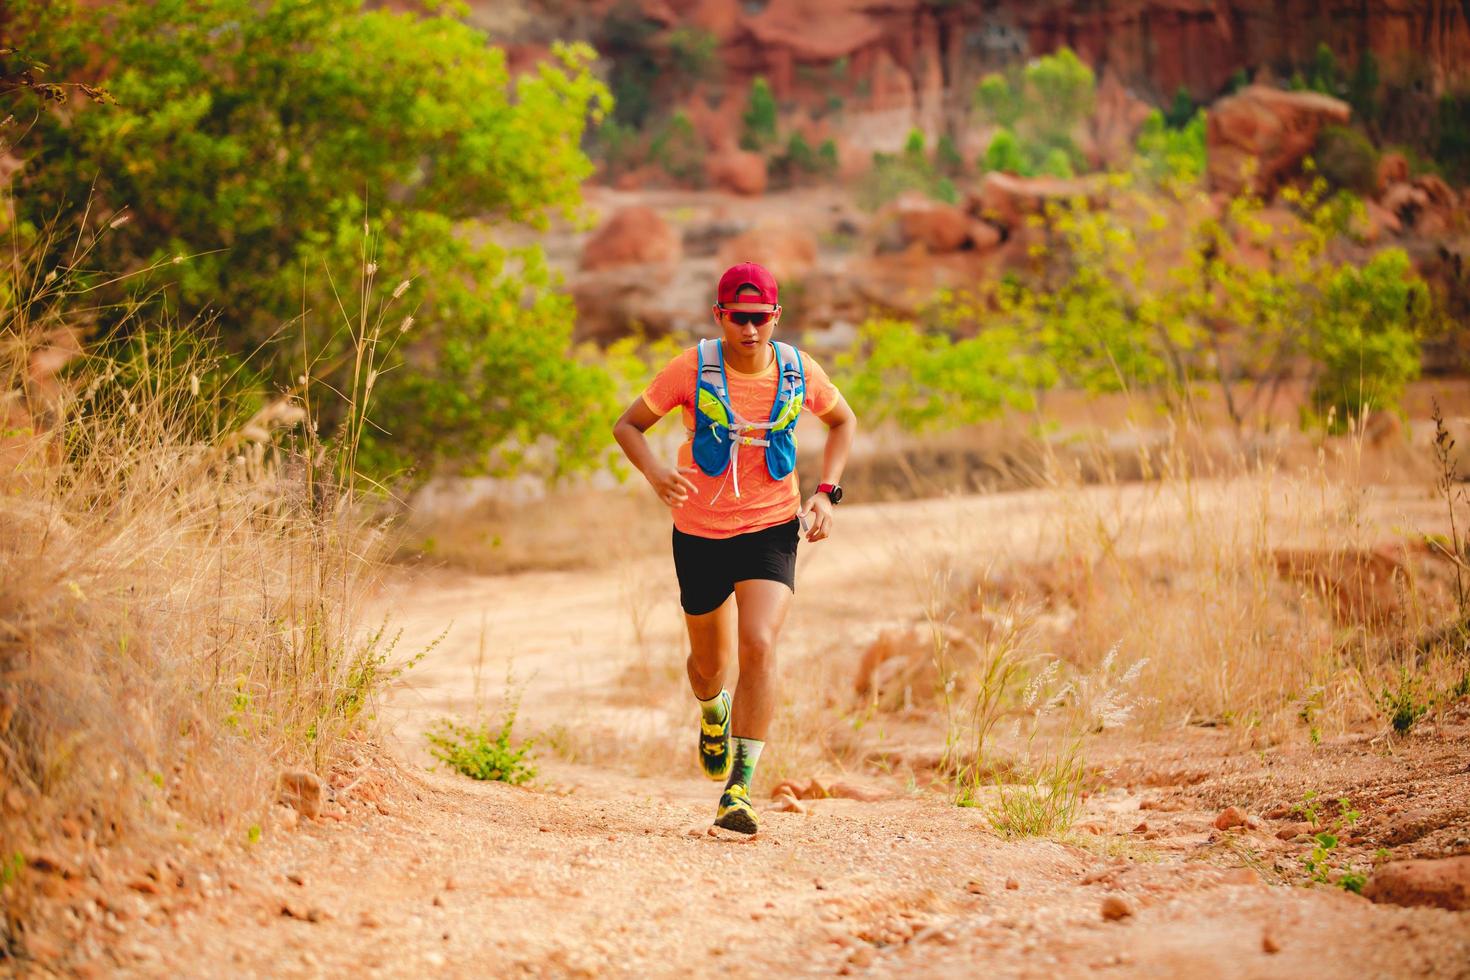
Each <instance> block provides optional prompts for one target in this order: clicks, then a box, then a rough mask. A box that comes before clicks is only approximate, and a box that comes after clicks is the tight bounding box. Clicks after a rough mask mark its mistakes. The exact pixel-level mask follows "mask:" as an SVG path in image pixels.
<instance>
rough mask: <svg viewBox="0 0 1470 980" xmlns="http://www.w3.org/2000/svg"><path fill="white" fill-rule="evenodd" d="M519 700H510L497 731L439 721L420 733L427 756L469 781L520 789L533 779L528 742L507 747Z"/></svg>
mask: <svg viewBox="0 0 1470 980" xmlns="http://www.w3.org/2000/svg"><path fill="white" fill-rule="evenodd" d="M519 707H520V704H519V701H518V700H517V701H512V702H511V705H510V708H509V710H508V711H507V712H506V715H505V721H504V722H503V723H502V724H501V726H500V731H499V732H493V733H492V732H491V730H490V726H489V725H479V726H478V727H471V726H468V725H459V724H455V723H454V722H452V721H450V720H449V719H447V718H442V719H440V720H439V721H438V722H436V723H435V724H434V726H433V727H431V728H430V729H429V731H427V732H425V733H424V738H425V739H426V740H427V741H428V743H429V753H430V754H431V755H432V756H433V757H434V758H436V759H438V760H439V761H441V762H443V763H445V764H446V765H448V766H449V767H450V768H451V769H453V770H455V771H456V772H459V773H461V774H463V775H466V776H468V777H470V778H471V779H481V780H489V781H493V782H499V783H510V784H511V785H512V786H520V785H522V784H524V783H528V782H530V781H531V780H532V779H535V778H536V767H535V766H533V765H531V764H530V762H529V761H528V760H529V759H530V757H531V747H532V745H533V744H534V741H533V740H532V739H527V740H525V741H523V742H521V743H520V745H514V746H513V745H512V744H511V731H512V729H514V728H515V723H516V712H517V710H518V709H519Z"/></svg>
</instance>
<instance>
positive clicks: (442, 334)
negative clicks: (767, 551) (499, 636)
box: [6, 0, 612, 475]
mask: <svg viewBox="0 0 1470 980" xmlns="http://www.w3.org/2000/svg"><path fill="white" fill-rule="evenodd" d="M6 16H7V19H8V22H7V25H6V26H7V28H8V29H9V30H10V31H11V33H12V34H13V35H14V36H18V37H23V38H26V39H27V41H28V43H30V44H32V45H34V46H35V47H36V50H33V51H31V52H29V53H30V54H31V55H32V56H34V57H35V58H37V59H39V60H41V61H45V62H47V63H49V64H50V65H51V66H52V70H53V71H54V72H56V73H58V74H61V75H63V76H67V77H70V76H75V77H78V78H84V79H86V80H88V81H97V80H101V81H103V82H104V83H105V84H106V86H107V87H108V88H109V90H110V91H111V92H112V94H113V96H114V97H115V104H105V105H89V106H78V107H76V108H75V109H73V108H71V107H68V108H67V110H66V111H62V112H58V111H51V110H48V109H47V108H46V107H45V106H44V105H42V104H41V102H40V100H39V97H38V96H37V95H35V94H34V93H29V92H22V93H21V94H20V102H21V105H20V106H19V108H17V110H16V115H17V117H18V118H30V117H31V116H34V117H35V118H36V123H35V126H34V127H33V129H32V131H31V134H30V136H29V137H28V140H27V144H26V146H24V147H22V148H21V151H22V152H21V155H22V156H23V158H24V159H25V166H23V167H22V168H21V169H20V170H19V171H18V174H17V176H16V178H15V180H16V192H17V193H16V198H15V203H16V208H17V210H18V212H19V216H20V218H21V221H22V222H23V223H28V224H31V225H39V224H41V223H43V222H44V221H46V220H48V219H49V218H51V217H53V216H60V218H61V219H62V220H63V221H65V222H74V223H78V224H80V223H82V222H85V223H86V228H85V229H84V234H85V235H88V236H91V235H94V234H96V233H97V232H98V231H99V230H100V229H102V228H103V227H104V226H105V225H106V224H109V223H114V222H115V223H117V224H118V227H117V228H116V231H115V233H113V234H109V235H106V236H102V238H101V239H100V240H99V243H98V245H97V248H96V250H95V254H94V257H93V268H98V269H137V268H141V267H149V266H153V265H157V264H160V263H164V264H166V263H169V262H171V261H174V260H178V261H179V262H180V263H181V264H179V265H177V266H174V265H167V266H166V267H167V269H168V271H169V272H170V279H169V280H168V281H167V282H165V281H163V280H162V279H161V278H158V277H155V278H154V279H153V280H152V281H145V280H143V279H139V278H135V279H132V280H129V281H128V282H127V283H126V284H122V283H116V282H113V283H109V282H108V281H107V277H105V276H102V275H95V276H91V277H89V278H87V279H86V280H85V282H86V284H87V285H89V286H92V287H95V290H96V291H95V293H94V294H93V298H94V299H96V300H98V301H100V302H102V303H103V304H104V307H103V309H102V310H101V311H99V317H100V318H101V319H102V320H103V324H102V325H103V326H111V325H119V327H120V329H121V330H122V331H123V332H124V333H126V332H127V331H128V330H129V329H131V328H130V326H129V324H130V323H132V322H133V321H131V320H128V319H126V318H125V317H124V316H123V315H122V314H121V313H120V312H119V311H120V310H122V309H124V307H123V306H115V305H112V304H119V303H121V302H122V301H123V300H124V299H126V298H127V295H128V293H129V291H135V292H138V293H140V294H141V295H144V296H147V297H150V299H153V298H156V300H157V304H158V305H157V308H163V307H165V306H166V307H167V308H168V309H169V310H171V311H173V312H176V313H177V314H178V315H179V316H181V317H182V318H183V319H184V320H185V321H188V320H189V319H191V318H193V317H195V316H200V315H205V313H206V311H209V312H208V315H209V316H211V317H213V318H214V322H215V324H216V327H217V329H218V332H219V334H220V337H221V339H222V342H223V344H224V346H225V348H226V350H227V352H229V353H232V354H236V355H238V354H243V353H245V352H253V351H259V352H260V353H261V354H263V355H264V356H263V357H261V358H253V359H252V360H251V362H250V365H249V367H250V369H251V370H252V371H253V372H254V373H255V377H254V378H252V379H250V380H253V381H260V382H269V383H272V384H275V385H277V386H279V387H282V388H289V387H291V386H292V385H293V384H295V383H296V379H297V378H298V377H299V376H300V375H301V374H302V373H303V368H306V370H307V373H309V374H310V375H311V376H312V377H314V378H317V379H319V380H321V381H323V382H324V383H326V384H328V385H331V386H333V387H335V388H337V389H338V390H347V387H348V385H349V383H350V378H349V374H350V371H351V368H352V365H353V363H354V358H353V356H352V347H353V345H354V343H356V342H357V341H358V340H359V339H361V338H360V337H359V336H358V331H359V330H360V328H361V324H355V323H352V322H349V321H347V320H346V319H345V318H343V317H340V316H339V317H333V316H330V315H328V314H330V313H332V312H333V311H337V310H339V303H338V297H339V295H340V294H341V293H342V291H343V287H344V286H345V285H346V284H347V283H350V282H352V281H353V280H354V279H355V278H356V272H355V270H357V269H359V268H361V267H362V266H364V265H375V266H378V267H382V268H392V269H394V270H395V272H396V273H397V275H395V276H394V277H393V279H392V280H391V281H389V280H387V279H386V277H377V278H374V277H369V279H368V281H367V282H366V283H365V286H366V288H367V289H368V290H369V291H370V293H369V296H368V297H367V298H368V299H369V300H370V302H368V303H367V304H366V305H367V306H368V307H373V306H378V305H381V304H384V303H386V302H387V301H388V300H389V298H390V297H394V294H395V293H396V294H398V295H397V296H396V297H394V298H397V299H400V300H402V302H403V305H404V306H405V312H406V313H411V320H401V321H400V322H397V323H394V324H391V325H388V326H387V330H386V332H385V333H383V334H382V335H380V336H378V337H376V338H373V342H374V343H376V344H377V345H378V346H379V349H380V350H386V349H387V348H388V347H389V346H392V345H390V343H389V341H390V339H391V340H396V341H397V343H396V346H394V349H393V352H392V354H391V355H390V356H389V357H388V358H387V359H386V363H385V364H384V365H383V370H382V371H381V372H380V374H379V375H378V376H377V377H376V378H375V379H374V381H375V389H374V392H373V394H374V397H375V399H376V400H377V403H378V408H379V411H378V414H377V422H378V424H379V426H380V427H379V428H372V429H369V430H368V431H366V432H364V433H363V439H362V442H363V444H362V450H363V457H362V462H363V465H364V466H367V467H369V468H371V469H372V470H373V471H374V472H376V473H378V474H380V475H382V474H391V473H395V472H398V471H401V470H403V469H405V468H408V467H415V468H416V470H417V472H418V473H421V474H422V473H426V472H428V471H429V470H431V469H453V470H463V471H479V470H484V469H487V468H490V467H492V466H496V465H504V464H506V463H507V462H508V461H513V460H515V459H516V458H517V456H516V453H517V452H518V451H520V450H523V449H524V448H525V447H527V446H529V445H531V444H534V443H536V442H537V441H539V440H542V439H550V440H553V441H556V442H558V443H559V444H560V452H559V454H558V455H557V458H556V463H557V465H562V466H566V465H576V464H577V463H579V462H581V461H585V460H587V459H589V458H591V457H593V456H595V455H596V454H597V453H598V452H599V451H600V450H601V448H602V446H601V439H600V436H598V437H593V436H592V435H591V432H592V431H593V430H595V429H596V427H595V426H587V425H585V421H586V419H587V418H588V417H589V415H595V414H597V413H599V412H603V411H609V412H610V411H611V410H612V406H610V405H607V404H605V389H606V385H605V384H604V383H603V379H602V377H601V374H600V372H599V371H597V370H596V369H594V368H591V367H589V366H588V365H586V364H584V363H582V362H580V361H578V360H577V359H576V358H571V357H568V356H567V354H568V346H569V343H570V339H571V335H572V325H573V316H574V308H573V305H572V303H571V301H570V299H569V298H568V297H566V296H565V295H564V294H563V293H562V292H561V291H559V289H558V288H557V285H556V283H555V281H554V277H553V276H552V274H551V272H550V271H549V270H548V269H547V267H546V264H545V261H544V258H543V256H542V254H541V251H540V248H539V247H538V246H535V245H531V246H526V247H518V248H507V247H502V246H500V245H497V244H496V243H495V242H494V240H493V238H492V237H491V236H490V235H489V234H487V226H488V225H490V224H493V223H494V222H497V221H509V222H518V223H523V224H528V225H531V226H534V227H544V226H545V224H546V222H547V221H548V220H549V219H550V217H551V216H552V215H564V216H568V217H574V216H576V214H577V212H578V208H579V206H580V200H581V198H580V185H581V183H582V181H583V180H584V179H585V178H586V177H587V176H588V175H590V173H591V170H592V166H591V163H590V161H589V160H588V159H587V158H586V157H585V156H584V155H583V153H582V151H581V148H580V144H581V141H582V138H583V134H584V131H585V128H586V125H587V121H588V120H589V118H590V119H594V120H595V119H598V118H600V116H601V115H602V113H603V112H604V111H605V110H606V109H607V107H608V105H609V97H608V93H607V90H606V89H605V88H604V86H603V85H602V83H601V82H599V81H598V80H597V79H596V78H595V77H594V76H593V75H592V73H591V63H592V60H593V58H594V56H595V55H594V52H592V51H591V49H590V48H587V47H586V46H576V45H573V46H565V47H563V46H558V47H557V48H556V49H555V57H554V58H553V59H552V60H551V61H548V62H546V63H544V64H542V65H541V66H539V67H538V69H537V70H536V71H535V72H533V73H529V74H526V75H522V76H520V77H519V78H517V79H515V80H512V78H511V77H510V74H509V72H508V70H507V67H506V63H505V56H504V53H503V52H502V51H500V50H499V49H497V48H493V47H489V46H487V45H486V44H485V39H484V37H483V35H481V34H479V33H478V32H476V31H475V30H473V29H472V28H470V27H468V26H466V25H464V24H462V23H460V22H459V21H457V20H455V19H454V18H452V17H449V16H425V15H423V14H420V13H416V12H414V13H411V12H398V11H393V10H387V9H381V8H379V9H373V10H365V9H363V4H362V2H361V0H320V2H316V3H309V4H307V3H288V2H284V0H270V2H267V3H258V2H256V0H198V2H187V3H186V2H184V0H161V2H153V0H121V2H117V3H112V4H107V5H102V6H97V5H93V4H88V5H85V6H80V5H78V4H76V3H74V2H72V0H60V2H50V0H47V2H40V0H15V2H13V3H11V4H9V6H8V8H7V12H6ZM99 65H100V66H107V67H106V68H105V69H99V68H97V67H96V66H99ZM94 76H96V77H94ZM124 221H125V222H126V223H125V224H124V223H123V222H124ZM364 227H366V228H368V229H369V231H370V234H369V235H368V236H367V238H366V241H365V239H364V234H363V229H364ZM56 248H57V251H56V253H55V254H53V255H51V256H49V257H48V258H47V261H48V262H50V263H51V264H53V265H57V264H64V263H65V258H66V249H68V248H70V245H69V244H64V245H63V244H58V245H57V246H56ZM147 306H148V304H147V302H145V309H146V308H147ZM303 310H305V311H310V312H311V314H312V316H311V317H309V318H308V320H307V321H305V323H306V326H304V327H302V326H301V324H302V322H303V321H301V320H300V319H299V317H300V315H301V313H302V312H303ZM293 321H294V322H295V324H296V326H295V327H293V329H292V330H291V331H288V332H287V333H286V335H285V336H284V337H283V335H282V327H281V325H282V324H283V323H291V322H293ZM344 421H345V415H343V414H342V410H341V409H338V408H336V407H334V406H326V407H325V408H324V411H323V412H322V413H321V416H320V418H319V420H318V422H319V424H320V425H321V427H322V433H323V435H324V436H327V437H335V436H337V435H338V434H339V433H340V430H341V426H342V424H343V423H344Z"/></svg>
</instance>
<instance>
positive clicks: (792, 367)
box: [774, 340, 806, 396]
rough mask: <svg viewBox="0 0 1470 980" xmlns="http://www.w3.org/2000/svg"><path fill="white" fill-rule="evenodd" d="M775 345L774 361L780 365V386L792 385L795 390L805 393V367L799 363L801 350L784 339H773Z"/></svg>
mask: <svg viewBox="0 0 1470 980" xmlns="http://www.w3.org/2000/svg"><path fill="white" fill-rule="evenodd" d="M774 343H775V345H776V363H777V365H779V367H780V378H781V386H782V388H783V389H784V388H785V387H786V386H787V385H788V384H790V385H794V386H795V387H796V390H798V391H800V392H802V394H803V396H804V395H805V394H806V367H805V365H803V364H802V363H801V352H800V351H798V350H797V349H796V348H795V347H793V346H792V345H791V344H788V343H786V342H785V341H781V340H777V341H774Z"/></svg>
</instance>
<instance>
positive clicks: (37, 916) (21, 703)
mask: <svg viewBox="0 0 1470 980" xmlns="http://www.w3.org/2000/svg"><path fill="white" fill-rule="evenodd" d="M7 271H9V272H10V273H12V276H13V278H12V279H10V280H9V281H8V282H7V283H6V286H7V287H9V288H7V289H6V290H0V393H3V398H4V404H3V407H4V410H5V412H6V426H5V430H4V432H3V440H0V674H3V676H4V678H5V684H4V685H3V688H0V771H3V776H4V785H3V789H0V797H3V806H0V854H3V855H4V858H5V872H4V878H3V881H4V884H3V897H4V909H5V913H4V920H3V923H0V930H3V932H0V949H3V950H4V952H6V953H10V954H12V955H23V954H24V950H25V948H26V947H27V945H28V943H32V942H35V943H36V945H38V946H40V945H41V944H43V943H44V944H46V945H49V946H50V947H52V948H55V947H57V946H58V945H61V946H64V945H65V944H66V943H67V942H69V941H70V940H71V938H72V937H71V936H70V934H69V933H68V930H71V931H78V930H80V929H81V928H82V922H81V920H79V919H76V918H75V917H64V916H58V915H54V914H48V913H47V912H46V906H45V905H44V902H43V896H45V895H50V896H52V897H56V896H58V895H60V896H61V897H64V898H76V897H77V895H78V893H79V892H80V893H81V894H85V893H86V891H87V889H89V888H94V887H97V888H100V887H101V885H100V883H101V882H105V881H109V880H112V881H115V880H116V879H117V877H118V876H119V875H123V874H127V873H129V871H128V869H129V867H130V866H135V865H137V864H138V863H139V862H142V861H145V860H146V861H148V862H149V863H151V862H152V861H153V860H154V859H156V858H157V856H158V855H159V853H167V847H168V846H169V845H177V844H179V843H180V842H181V841H182V840H184V839H185V838H187V839H189V840H191V841H193V842H194V843H195V844H202V845H204V846H210V847H217V846H220V845H221V844H224V843H228V842H236V843H240V844H244V843H246V842H248V841H249V840H251V839H254V838H255V837H258V836H259V833H260V824H261V823H262V822H263V821H262V817H263V815H264V813H265V812H266V809H267V807H268V806H269V805H270V804H271V801H272V798H273V796H274V792H275V791H274V786H275V780H276V778H277V776H278V773H279V772H280V771H281V769H282V768H283V767H287V766H303V767H306V768H311V769H317V770H322V769H323V768H324V767H326V766H327V765H328V764H329V763H330V762H331V761H332V760H333V757H334V754H335V753H336V752H337V750H338V747H339V745H340V744H341V740H342V739H343V737H344V736H345V735H347V734H349V733H350V732H352V731H353V730H354V729H356V728H358V727H359V726H361V725H362V724H363V723H364V721H365V720H366V719H367V718H368V717H369V716H370V715H371V713H372V704H373V698H374V694H375V692H376V690H377V689H378V687H379V686H380V683H381V681H382V680H383V679H384V676H385V673H384V672H385V669H386V667H385V664H386V658H387V654H388V647H389V646H391V643H385V641H384V636H383V634H382V632H378V633H372V632H370V631H369V632H367V633H365V632H364V631H363V630H362V629H360V628H359V625H358V620H357V618H356V617H357V612H358V608H359V600H360V599H361V598H362V597H363V596H364V593H365V590H366V584H367V579H368V578H369V576H370V575H371V574H372V568H373V563H372V559H371V556H372V554H373V553H374V550H375V548H376V547H377V546H376V543H375V542H376V539H377V537H378V533H377V531H376V529H375V528H373V527H372V526H370V525H368V524H366V523H364V522H363V521H362V520H361V519H359V517H358V516H357V510H356V508H355V507H354V506H353V503H354V497H355V488H354V484H353V478H352V475H351V471H350V469H349V468H347V467H345V466H340V465H339V462H340V461H339V458H338V455H337V454H335V453H333V452H331V451H330V450H329V449H328V448H327V447H325V446H323V445H321V444H320V443H318V442H317V441H316V440H315V439H314V438H313V437H312V435H311V433H310V431H309V430H308V427H306V426H303V425H301V424H300V423H301V422H302V421H303V419H304V414H305V413H304V410H303V407H302V404H301V403H300V402H299V401H296V400H291V399H282V400H279V401H276V402H274V403H271V404H268V405H266V406H265V407H264V408H261V409H260V410H259V411H256V412H254V413H242V414H240V415H236V416H232V415H231V414H230V413H229V411H228V410H224V409H218V408H216V407H215V405H214V404H211V402H210V400H209V399H208V398H207V397H201V395H200V384H201V378H203V379H205V384H206V385H207V384H208V380H207V379H208V378H209V377H210V376H211V371H212V369H213V368H214V367H215V366H214V365H213V364H212V363H211V361H210V358H209V356H208V352H207V351H205V350H202V349H201V348H200V346H199V345H198V344H197V343H196V342H195V341H194V339H193V337H192V330H190V329H184V330H179V329H168V328H166V327H163V326H160V325H156V324H153V325H148V326H147V328H146V329H144V327H143V326H142V325H139V324H136V323H130V324H128V327H129V328H130V329H132V330H133V331H134V343H133V344H132V345H131V346H129V347H127V348H126V349H124V348H122V347H120V346H119V345H117V344H116V343H114V344H113V345H112V346H111V347H110V348H109V349H110V350H111V351H112V354H111V355H110V356H102V355H101V354H99V353H96V352H92V351H87V350H83V349H82V345H81V344H79V343H78V342H77V341H76V339H75V338H76V337H77V336H78V335H79V333H80V331H79V330H78V329H77V322H78V319H79V318H80V319H81V320H82V321H85V319H86V316H85V311H84V312H83V313H82V314H81V315H80V317H79V316H78V314H77V313H76V307H77V304H78V299H77V297H78V295H79V293H78V292H77V291H76V290H75V287H74V284H72V283H70V282H69V281H68V279H67V277H66V276H65V275H63V276H61V277H60V278H57V277H55V276H51V277H46V276H41V275H39V274H35V270H33V269H28V268H27V267H26V265H25V263H24V261H23V260H22V259H21V257H17V259H16V261H15V262H13V264H12V267H11V269H10V270H7ZM360 336H361V337H362V338H363V339H364V340H366V339H367V338H368V336H369V335H368V333H367V331H363V332H362V333H361V334H360ZM145 337H146V338H149V339H148V341H147V342H146V343H145V342H144V338H145ZM63 366H64V368H65V370H64V371H63ZM363 407H364V406H363V405H361V404H358V405H355V406H354V410H355V411H358V412H361V410H362V409H363ZM58 881H60V882H61V883H62V885H61V886H58V885H57V882H58ZM48 932H49V933H50V934H49V936H48V935H47V933H48Z"/></svg>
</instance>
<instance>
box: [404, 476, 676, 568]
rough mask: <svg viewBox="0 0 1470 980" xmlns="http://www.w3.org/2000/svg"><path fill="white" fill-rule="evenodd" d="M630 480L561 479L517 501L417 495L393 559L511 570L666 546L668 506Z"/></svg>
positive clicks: (616, 557)
mask: <svg viewBox="0 0 1470 980" xmlns="http://www.w3.org/2000/svg"><path fill="white" fill-rule="evenodd" d="M635 480H636V485H633V484H634V481H630V484H629V486H625V487H618V488H599V487H592V486H577V485H572V484H570V483H569V484H567V485H562V486H558V487H555V488H553V489H552V490H551V491H550V492H549V494H548V495H547V496H546V497H544V498H541V499H537V500H530V501H525V502H522V503H511V502H507V501H505V500H503V499H500V498H499V497H496V496H486V497H484V498H483V499H480V500H477V501H476V502H474V503H472V504H470V505H468V506H459V505H457V504H456V503H454V502H453V501H450V500H442V499H435V500H434V501H433V502H432V503H429V502H425V503H423V504H421V505H419V506H415V507H413V508H412V509H411V510H410V512H409V514H408V515H407V517H406V519H405V520H404V522H403V524H402V525H401V526H399V527H398V528H397V529H396V530H395V531H394V538H395V542H396V543H395V546H394V556H393V559H394V561H396V562H400V563H414V562H423V563H427V564H435V565H443V566H447V567H450V568H459V569H464V570H465V571H470V572H475V573H478V574H481V575H513V574H516V573H517V572H526V571H548V570H550V571H566V570H572V569H579V568H600V567H604V566H606V565H609V564H612V563H614V562H617V561H622V560H625V559H628V558H636V557H643V556H646V555H651V554H655V553H658V552H660V551H667V550H668V548H669V541H668V527H669V515H668V508H666V507H664V506H663V505H662V504H661V503H660V502H659V501H658V500H657V498H655V497H654V496H653V495H652V494H651V493H649V492H648V488H647V486H646V485H645V484H644V483H643V481H642V479H641V478H636V477H635ZM441 496H443V495H442V494H436V497H441Z"/></svg>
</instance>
